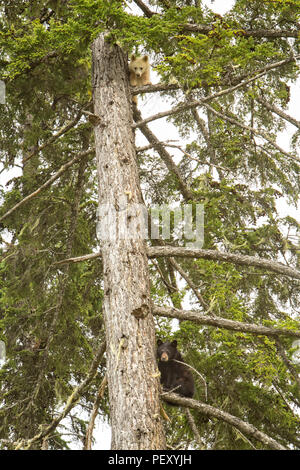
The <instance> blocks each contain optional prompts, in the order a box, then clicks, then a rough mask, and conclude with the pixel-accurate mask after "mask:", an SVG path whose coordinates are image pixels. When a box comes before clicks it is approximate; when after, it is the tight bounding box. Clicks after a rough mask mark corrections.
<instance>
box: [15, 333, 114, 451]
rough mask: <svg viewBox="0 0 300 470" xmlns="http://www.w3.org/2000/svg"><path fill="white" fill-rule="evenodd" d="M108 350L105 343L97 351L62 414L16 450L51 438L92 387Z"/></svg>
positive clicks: (22, 441)
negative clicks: (89, 387)
mask: <svg viewBox="0 0 300 470" xmlns="http://www.w3.org/2000/svg"><path fill="white" fill-rule="evenodd" d="M105 349H106V344H105V341H103V342H102V343H101V344H100V346H99V348H98V349H97V351H96V354H95V357H94V359H93V361H92V363H91V366H90V369H89V372H88V374H87V376H86V378H85V379H84V381H83V382H82V383H81V384H80V385H78V387H76V388H75V389H74V391H73V392H72V393H71V395H70V396H69V398H68V400H67V403H66V405H65V407H64V409H63V410H62V411H61V413H60V414H59V415H58V416H57V417H56V418H55V419H54V420H53V421H52V423H50V424H49V425H48V426H47V427H45V428H44V429H43V430H42V431H41V432H39V433H38V434H37V435H36V436H34V437H32V438H31V439H29V440H28V441H24V440H21V441H20V442H19V443H18V444H17V445H16V447H15V449H16V450H18V449H30V447H31V446H32V445H33V444H34V443H36V442H40V441H42V440H43V439H44V438H45V437H46V436H49V434H51V433H52V432H53V431H54V430H55V429H56V428H57V426H58V425H59V423H60V422H61V420H62V419H64V418H65V417H66V416H67V415H68V414H69V412H70V411H71V409H72V408H73V407H74V406H75V405H76V403H77V401H78V399H79V398H80V397H81V396H82V394H83V393H84V392H85V390H86V389H87V387H88V386H89V385H90V383H91V382H92V380H93V379H94V377H95V375H96V373H97V368H98V366H99V364H100V361H101V359H102V356H103V354H104V353H105Z"/></svg>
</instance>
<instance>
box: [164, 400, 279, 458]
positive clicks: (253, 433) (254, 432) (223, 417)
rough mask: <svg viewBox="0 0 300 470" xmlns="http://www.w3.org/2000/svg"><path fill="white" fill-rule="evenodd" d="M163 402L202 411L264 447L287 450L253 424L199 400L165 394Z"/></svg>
mask: <svg viewBox="0 0 300 470" xmlns="http://www.w3.org/2000/svg"><path fill="white" fill-rule="evenodd" d="M162 398H163V400H165V401H167V402H169V403H173V404H175V405H180V406H185V407H188V408H193V409H194V410H198V411H200V413H202V414H204V415H206V416H208V417H209V418H216V419H218V420H220V421H224V422H225V423H228V424H230V425H231V426H234V427H235V428H237V429H238V430H239V431H240V432H241V433H243V434H246V435H247V436H249V437H252V438H254V439H257V440H258V441H260V442H262V443H263V444H264V445H267V446H268V447H270V448H271V449H275V450H286V448H285V447H283V446H282V445H281V444H279V442H277V441H275V439H273V438H272V437H269V436H267V434H265V433H263V432H261V431H259V430H258V429H257V428H256V427H254V426H253V425H252V424H248V423H245V421H242V420H241V419H240V418H237V417H236V416H233V415H231V414H229V413H227V412H225V411H223V410H220V409H219V408H215V407H213V406H211V405H207V404H206V403H202V402H200V401H197V400H193V399H192V398H185V397H181V396H179V395H177V394H175V393H170V392H167V393H164V394H163V395H162Z"/></svg>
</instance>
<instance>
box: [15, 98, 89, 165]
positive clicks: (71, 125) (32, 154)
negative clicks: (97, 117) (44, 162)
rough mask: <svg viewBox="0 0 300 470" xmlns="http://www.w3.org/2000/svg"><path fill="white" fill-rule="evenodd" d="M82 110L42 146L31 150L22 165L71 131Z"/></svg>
mask: <svg viewBox="0 0 300 470" xmlns="http://www.w3.org/2000/svg"><path fill="white" fill-rule="evenodd" d="M83 109H84V107H82V108H81V109H80V110H79V111H78V113H77V114H76V116H75V118H74V119H73V120H72V121H70V122H69V123H68V124H66V125H65V126H63V127H62V128H61V129H60V130H59V131H57V132H56V134H54V135H53V136H51V137H50V138H49V139H48V140H46V142H44V143H43V144H42V145H40V146H39V147H37V148H34V150H32V152H30V154H29V155H27V156H26V157H25V158H24V159H23V164H24V163H26V162H27V161H28V160H29V159H30V158H32V157H33V156H34V155H37V154H38V153H39V152H40V151H41V150H43V149H44V148H45V147H47V146H48V145H50V144H53V142H55V141H56V140H57V139H58V138H59V137H60V136H62V135H64V134H66V133H67V132H68V131H69V130H70V129H73V127H74V126H75V125H76V124H77V122H78V121H79V119H80V118H81V116H82V113H83Z"/></svg>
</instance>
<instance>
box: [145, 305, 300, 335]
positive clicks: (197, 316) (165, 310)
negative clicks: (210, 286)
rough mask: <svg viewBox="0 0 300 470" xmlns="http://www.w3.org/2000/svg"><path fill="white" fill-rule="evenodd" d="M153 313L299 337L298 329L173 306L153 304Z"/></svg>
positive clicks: (254, 331)
mask: <svg viewBox="0 0 300 470" xmlns="http://www.w3.org/2000/svg"><path fill="white" fill-rule="evenodd" d="M152 313H153V315H158V316H160V317H169V318H178V319H179V320H189V321H192V322H194V323H197V324H199V325H208V326H215V327H217V328H224V329H226V330H231V331H239V332H241V333H250V334H253V335H259V336H261V335H265V336H272V337H275V338H277V337H278V336H280V335H283V336H290V337H295V338H300V330H288V329H286V328H270V327H267V326H261V325H254V324H252V323H243V322H238V321H234V320H228V319H227V318H220V317H212V316H208V315H203V314H202V313H200V312H198V311H194V310H178V309H177V308H174V307H160V306H158V305H153V307H152Z"/></svg>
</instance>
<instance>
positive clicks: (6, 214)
mask: <svg viewBox="0 0 300 470" xmlns="http://www.w3.org/2000/svg"><path fill="white" fill-rule="evenodd" d="M94 151H95V149H90V150H86V151H84V152H80V153H79V154H78V155H77V156H76V157H74V158H73V159H72V160H70V161H69V162H67V163H65V164H64V165H62V166H61V167H60V169H59V170H58V171H57V172H56V173H55V174H54V175H53V176H51V178H49V179H48V180H47V181H46V182H45V183H44V184H43V185H42V186H40V187H39V188H38V189H36V190H35V191H33V192H32V193H31V194H29V195H28V196H26V197H24V199H22V200H21V201H20V202H18V203H17V204H16V205H15V206H13V207H12V208H11V209H10V210H9V211H7V212H6V213H5V214H4V215H2V216H1V217H0V222H1V221H2V220H4V219H6V217H8V216H9V215H11V214H12V213H13V212H14V211H15V210H16V209H19V207H21V206H22V205H23V204H25V203H26V202H28V201H30V199H32V198H34V197H36V196H38V194H39V193H40V192H42V191H43V190H44V189H47V188H48V187H49V186H51V184H52V183H54V181H56V180H57V179H58V178H59V177H60V176H61V175H62V174H63V173H64V172H65V171H66V170H68V168H70V167H71V166H72V165H74V163H76V162H77V161H79V160H81V159H82V158H84V157H85V156H87V155H89V154H90V153H92V152H94Z"/></svg>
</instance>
